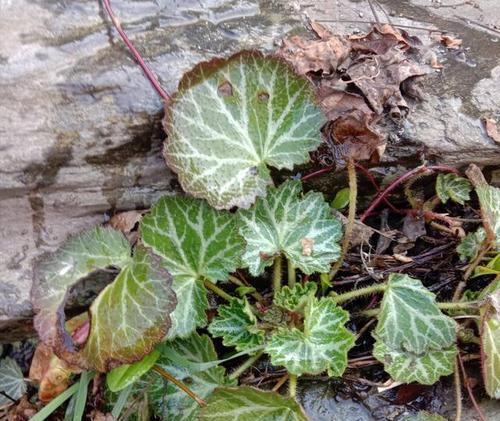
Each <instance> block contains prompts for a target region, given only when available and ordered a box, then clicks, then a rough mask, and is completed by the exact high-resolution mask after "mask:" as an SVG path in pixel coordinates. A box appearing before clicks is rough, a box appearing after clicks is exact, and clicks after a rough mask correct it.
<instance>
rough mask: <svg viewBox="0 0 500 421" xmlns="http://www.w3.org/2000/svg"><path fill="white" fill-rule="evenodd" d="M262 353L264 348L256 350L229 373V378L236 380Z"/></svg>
mask: <svg viewBox="0 0 500 421" xmlns="http://www.w3.org/2000/svg"><path fill="white" fill-rule="evenodd" d="M262 354H264V350H262V351H259V352H257V353H256V354H254V355H252V356H251V357H250V358H249V359H248V360H246V361H245V362H244V363H243V364H241V365H240V366H239V367H238V368H237V369H236V370H234V371H233V372H232V373H231V374H230V375H229V378H230V379H231V380H236V379H237V378H238V377H240V376H241V375H242V374H243V373H244V372H245V371H246V370H248V369H249V368H250V367H251V366H252V365H253V363H254V362H255V361H257V360H258V359H259V358H260V357H262Z"/></svg>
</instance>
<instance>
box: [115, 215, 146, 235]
mask: <svg viewBox="0 0 500 421" xmlns="http://www.w3.org/2000/svg"><path fill="white" fill-rule="evenodd" d="M144 213H146V211H144V210H142V211H138V210H131V211H126V212H120V213H117V214H116V215H114V216H113V217H112V218H111V219H110V221H109V225H111V226H112V227H113V228H114V229H116V230H119V231H121V232H123V233H124V234H129V233H130V232H131V231H132V230H133V229H134V227H135V226H136V224H137V223H138V222H139V221H140V220H141V218H142V216H143V215H144Z"/></svg>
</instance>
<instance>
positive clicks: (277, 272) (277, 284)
mask: <svg viewBox="0 0 500 421" xmlns="http://www.w3.org/2000/svg"><path fill="white" fill-rule="evenodd" d="M282 260H283V259H282V257H281V255H278V256H276V257H275V258H274V268H273V292H274V295H276V294H277V293H278V292H280V290H281V266H282Z"/></svg>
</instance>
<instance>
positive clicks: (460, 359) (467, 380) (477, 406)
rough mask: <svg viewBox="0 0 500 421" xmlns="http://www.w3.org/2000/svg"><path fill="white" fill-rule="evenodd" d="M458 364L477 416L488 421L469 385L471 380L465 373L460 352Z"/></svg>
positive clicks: (482, 420)
mask: <svg viewBox="0 0 500 421" xmlns="http://www.w3.org/2000/svg"><path fill="white" fill-rule="evenodd" d="M457 359H458V362H459V364H460V369H461V371H462V376H463V377H464V385H465V388H466V389H467V393H468V394H469V398H470V400H471V402H472V405H473V406H474V409H475V410H476V412H477V414H478V415H479V419H480V421H486V417H485V416H484V414H483V411H482V410H481V407H480V406H479V405H478V403H477V401H476V398H475V397H474V393H472V388H471V386H470V383H469V378H468V376H467V372H466V371H465V367H464V363H463V361H462V357H461V356H460V352H459V353H458V355H457Z"/></svg>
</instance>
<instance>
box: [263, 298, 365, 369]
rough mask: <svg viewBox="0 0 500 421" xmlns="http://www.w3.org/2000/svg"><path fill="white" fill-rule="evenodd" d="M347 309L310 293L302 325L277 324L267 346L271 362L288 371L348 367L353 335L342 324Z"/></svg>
mask: <svg viewBox="0 0 500 421" xmlns="http://www.w3.org/2000/svg"><path fill="white" fill-rule="evenodd" d="M348 319H349V313H347V312H346V311H345V310H343V309H342V308H340V307H337V305H336V304H335V301H334V300H333V298H321V299H319V300H318V299H317V298H315V297H312V296H310V297H309V300H308V302H307V304H306V308H305V311H304V329H303V330H299V329H297V328H295V327H292V328H284V327H282V328H278V329H277V330H276V331H275V332H274V333H273V335H272V336H271V339H270V340H269V343H268V344H267V346H266V352H267V353H268V354H269V355H270V356H271V362H272V363H273V364H274V365H282V366H284V367H285V368H286V369H287V370H288V371H289V372H290V373H291V374H295V375H302V374H304V373H309V374H319V373H321V372H322V371H325V370H328V374H329V375H330V376H340V375H342V373H343V372H344V370H345V368H346V367H347V352H348V351H349V349H350V348H352V346H353V345H354V340H355V339H354V335H353V334H352V333H351V332H350V331H349V330H347V329H346V328H345V326H344V324H345V323H346V322H347V320H348Z"/></svg>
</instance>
